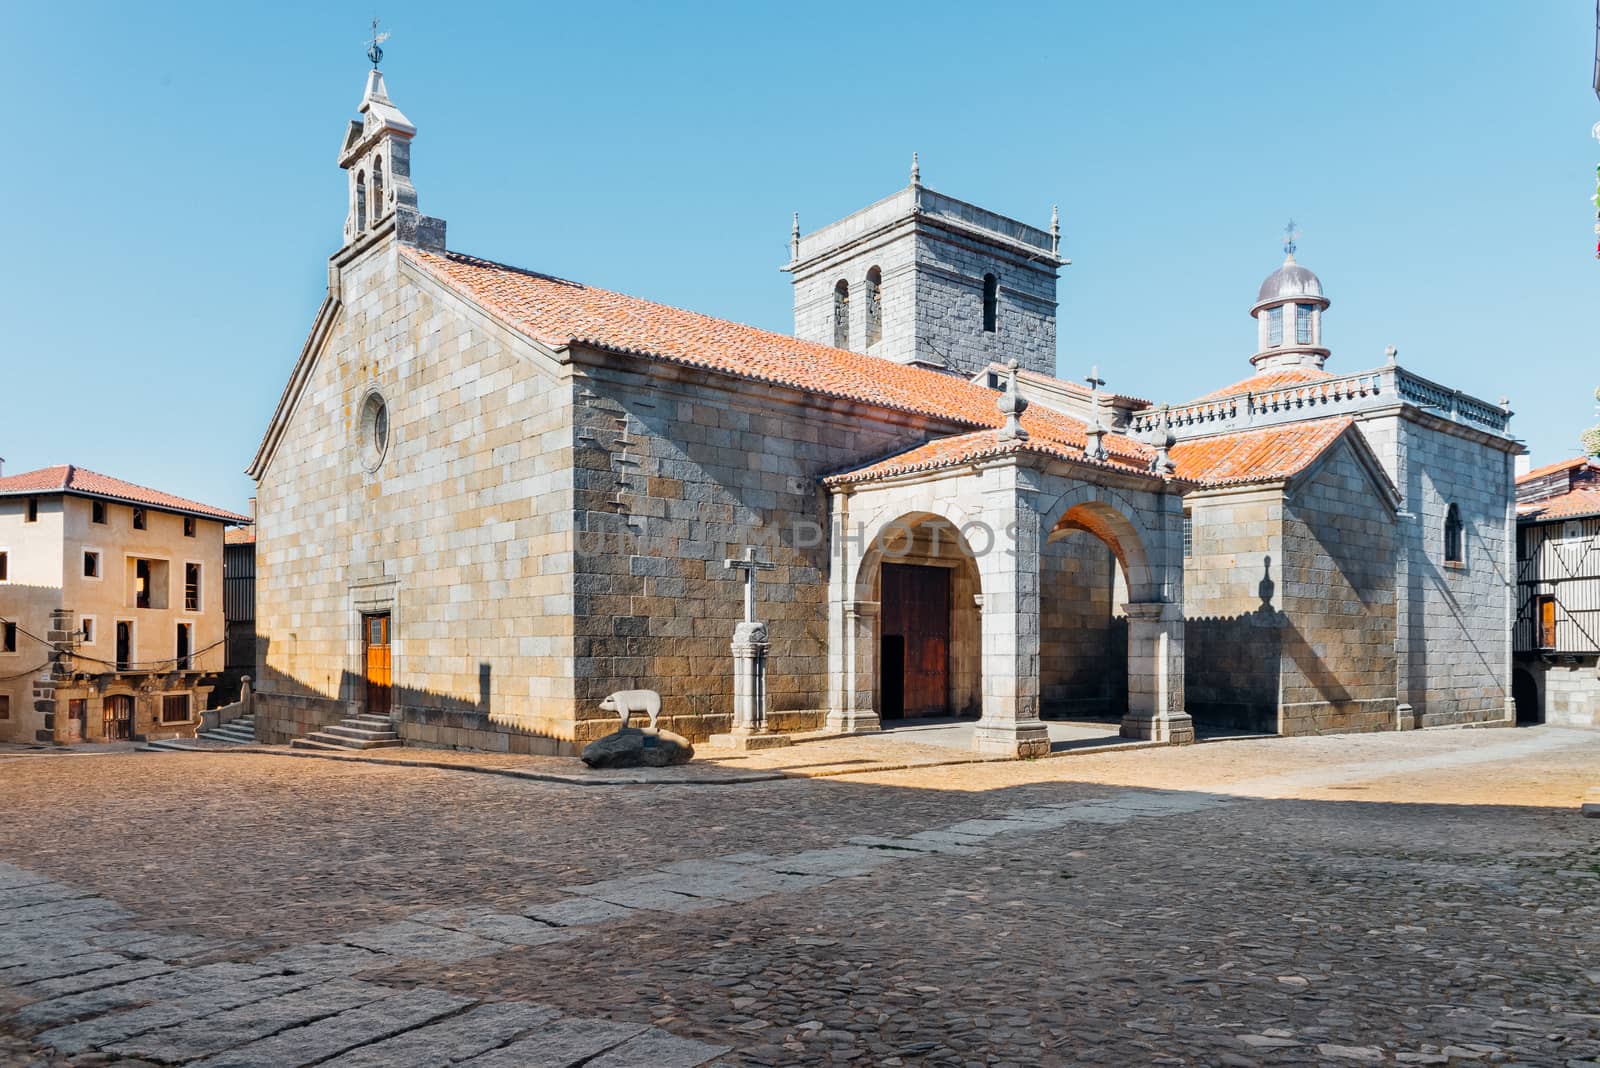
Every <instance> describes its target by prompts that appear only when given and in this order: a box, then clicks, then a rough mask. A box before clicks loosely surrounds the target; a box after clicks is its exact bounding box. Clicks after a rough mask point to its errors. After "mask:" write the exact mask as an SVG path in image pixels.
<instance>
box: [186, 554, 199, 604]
mask: <svg viewBox="0 0 1600 1068" xmlns="http://www.w3.org/2000/svg"><path fill="white" fill-rule="evenodd" d="M183 608H184V611H186V612H198V611H200V565H199V564H184V565H183Z"/></svg>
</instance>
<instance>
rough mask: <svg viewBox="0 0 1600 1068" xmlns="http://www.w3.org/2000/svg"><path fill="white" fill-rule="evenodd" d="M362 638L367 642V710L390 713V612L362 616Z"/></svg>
mask: <svg viewBox="0 0 1600 1068" xmlns="http://www.w3.org/2000/svg"><path fill="white" fill-rule="evenodd" d="M361 623H362V627H361V629H362V639H363V641H364V642H365V644H366V658H365V659H366V672H367V711H368V712H369V713H371V714H373V715H377V716H387V715H388V714H389V701H390V695H391V694H392V693H393V678H392V676H391V674H390V670H389V613H387V612H384V613H382V614H379V615H371V616H362V617H361Z"/></svg>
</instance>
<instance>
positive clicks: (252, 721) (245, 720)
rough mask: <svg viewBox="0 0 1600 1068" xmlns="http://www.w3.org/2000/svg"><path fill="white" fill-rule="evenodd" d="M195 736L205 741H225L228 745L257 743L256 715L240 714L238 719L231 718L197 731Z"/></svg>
mask: <svg viewBox="0 0 1600 1068" xmlns="http://www.w3.org/2000/svg"><path fill="white" fill-rule="evenodd" d="M195 737H196V738H198V739H199V740H201V741H204V742H225V743H227V744H228V745H255V744H256V718H255V717H254V716H240V717H238V718H237V719H230V720H229V721H228V722H226V723H224V724H222V725H221V726H220V727H213V728H211V729H210V730H208V731H199V732H197V733H196V734H195Z"/></svg>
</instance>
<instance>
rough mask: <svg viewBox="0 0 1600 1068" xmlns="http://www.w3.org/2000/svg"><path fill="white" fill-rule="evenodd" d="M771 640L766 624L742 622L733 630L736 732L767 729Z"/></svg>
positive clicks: (734, 724)
mask: <svg viewBox="0 0 1600 1068" xmlns="http://www.w3.org/2000/svg"><path fill="white" fill-rule="evenodd" d="M769 648H771V642H769V641H768V640H767V625H766V624H765V623H740V624H739V625H738V626H737V627H735V628H734V631H733V733H735V734H761V733H763V732H765V731H766V729H767V650H768V649H769Z"/></svg>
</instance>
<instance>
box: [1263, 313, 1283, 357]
mask: <svg viewBox="0 0 1600 1068" xmlns="http://www.w3.org/2000/svg"><path fill="white" fill-rule="evenodd" d="M1282 344H1283V305H1281V304H1280V305H1278V306H1277V307H1276V308H1271V309H1269V310H1268V311H1267V347H1268V348H1277V347H1278V346H1279V345H1282Z"/></svg>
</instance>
